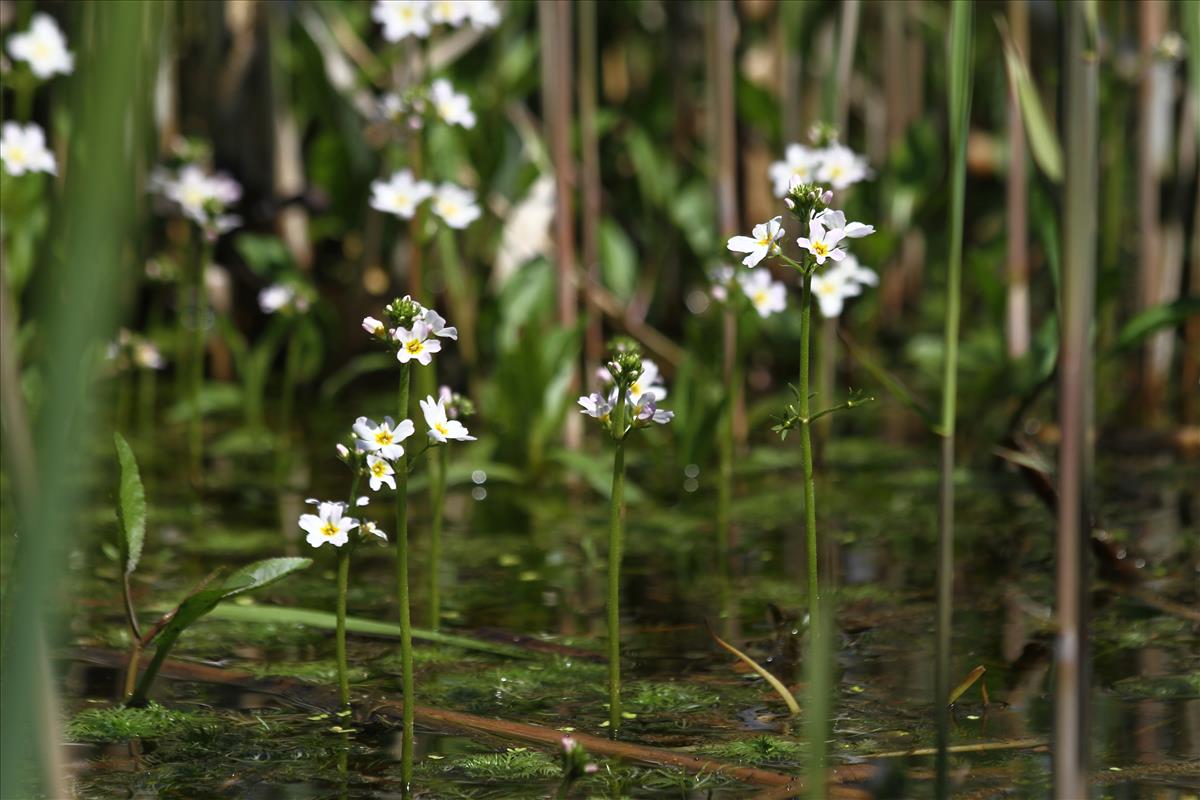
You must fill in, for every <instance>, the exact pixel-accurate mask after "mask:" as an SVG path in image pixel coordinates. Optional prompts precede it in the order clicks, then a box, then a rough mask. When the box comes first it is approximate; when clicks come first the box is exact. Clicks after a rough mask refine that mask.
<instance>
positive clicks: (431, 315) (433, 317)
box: [362, 295, 458, 366]
mask: <svg viewBox="0 0 1200 800" xmlns="http://www.w3.org/2000/svg"><path fill="white" fill-rule="evenodd" d="M384 316H386V317H387V318H388V320H389V321H390V322H391V325H390V326H388V325H386V324H384V323H383V322H382V321H381V320H378V319H375V317H364V318H363V321H362V328H363V330H364V331H366V332H367V333H368V334H370V335H371V336H372V337H374V338H375V339H376V340H378V341H380V342H383V343H384V344H386V345H387V346H388V347H389V348H390V349H391V350H392V352H394V353H395V354H396V360H397V361H399V362H400V363H401V364H407V363H409V362H410V361H416V362H417V363H418V364H421V365H422V366H428V365H429V363H430V362H431V361H433V356H434V354H435V353H439V352H441V350H442V343H441V342H440V341H438V339H439V338H441V339H454V340H457V339H458V329H457V328H455V327H454V326H452V325H447V324H446V318H445V317H443V316H442V315H441V314H439V313H438V312H436V311H434V310H433V309H432V308H426V307H425V306H423V305H421V304H420V303H418V302H417V301H416V300H413V299H412V298H411V297H409V296H408V295H405V296H404V297H402V298H400V299H398V300H393V301H392V302H391V303H389V304H388V306H387V308H385V309H384Z"/></svg>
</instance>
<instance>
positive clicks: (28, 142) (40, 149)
mask: <svg viewBox="0 0 1200 800" xmlns="http://www.w3.org/2000/svg"><path fill="white" fill-rule="evenodd" d="M0 161H2V162H3V163H4V171H5V172H7V173H8V174H9V175H24V174H25V173H26V172H48V173H50V174H51V175H55V174H57V172H58V170H57V167H56V166H55V163H54V154H53V153H51V152H50V151H49V150H47V149H46V135H45V134H44V133H42V129H41V128H39V127H38V126H37V125H35V124H33V123H32V122H31V123H29V124H28V125H18V124H17V123H15V122H6V123H4V127H3V128H2V129H0Z"/></svg>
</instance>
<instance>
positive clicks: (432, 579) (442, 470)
mask: <svg viewBox="0 0 1200 800" xmlns="http://www.w3.org/2000/svg"><path fill="white" fill-rule="evenodd" d="M446 453H447V448H446V446H445V445H441V446H439V447H438V448H437V456H436V457H435V458H434V459H433V464H434V468H433V474H432V475H431V476H430V477H431V478H432V481H433V482H432V485H431V487H430V498H429V499H430V502H431V503H433V521H432V525H431V530H430V533H429V630H431V631H436V630H437V629H438V626H439V625H440V624H441V620H442V605H441V593H440V591H439V589H438V578H439V577H440V575H441V571H442V520H443V519H444V517H445V511H446V509H445V503H446V471H447V469H448V468H449V465H448V463H447V461H448V459H447V456H446Z"/></svg>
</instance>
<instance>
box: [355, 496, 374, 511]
mask: <svg viewBox="0 0 1200 800" xmlns="http://www.w3.org/2000/svg"><path fill="white" fill-rule="evenodd" d="M370 504H371V498H370V497H369V496H368V495H365V494H364V495H360V496H359V498H358V499H357V500H355V501H354V505H356V506H358V507H359V508H362V507H363V506H369V505H370Z"/></svg>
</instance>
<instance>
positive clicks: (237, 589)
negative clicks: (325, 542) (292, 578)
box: [221, 557, 313, 600]
mask: <svg viewBox="0 0 1200 800" xmlns="http://www.w3.org/2000/svg"><path fill="white" fill-rule="evenodd" d="M312 563H313V562H312V559H311V558H295V557H290V558H267V559H263V560H262V561H255V562H254V563H253V564H249V565H247V566H245V567H242V568H241V569H239V570H237V571H236V572H233V573H232V574H231V575H230V576H229V577H228V578H226V579H225V580H224V582H223V583H222V584H221V589H222V590H223V592H224V594H222V595H221V599H222V600H227V599H229V598H230V597H236V596H237V595H239V594H243V593H244V592H249V591H253V590H254V589H261V588H263V587H264V586H270V585H271V584H272V583H275V581H278V580H280V579H282V578H286V577H287V576H288V575H291V574H292V573H293V572H299V571H300V570H302V569H307V568H308V567H310V566H312Z"/></svg>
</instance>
